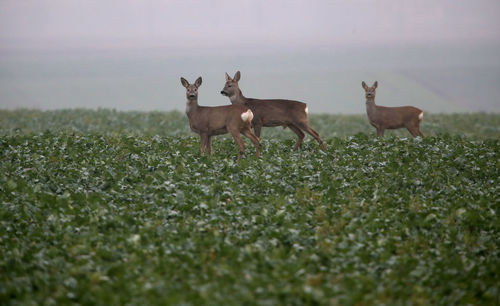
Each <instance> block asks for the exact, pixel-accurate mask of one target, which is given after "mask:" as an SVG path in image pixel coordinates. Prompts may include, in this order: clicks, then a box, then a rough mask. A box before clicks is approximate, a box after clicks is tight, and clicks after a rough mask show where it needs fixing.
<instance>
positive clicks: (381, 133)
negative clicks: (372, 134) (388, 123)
mask: <svg viewBox="0 0 500 306" xmlns="http://www.w3.org/2000/svg"><path fill="white" fill-rule="evenodd" d="M384 132H385V129H382V128H377V136H378V137H382V136H384Z"/></svg>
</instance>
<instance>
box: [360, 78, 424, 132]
mask: <svg viewBox="0 0 500 306" xmlns="http://www.w3.org/2000/svg"><path fill="white" fill-rule="evenodd" d="M361 86H363V88H364V90H365V96H366V114H367V115H368V120H370V124H371V125H373V126H374V127H375V128H376V129H377V136H384V132H385V130H386V129H399V128H406V129H407V130H408V131H409V132H410V134H411V135H412V136H413V137H417V136H422V137H424V134H422V132H421V131H420V129H419V125H420V123H421V122H422V119H423V118H424V112H423V111H422V110H421V109H418V108H416V107H413V106H400V107H385V106H378V105H376V104H375V94H376V89H377V86H378V82H377V81H375V83H373V86H372V87H368V86H367V85H366V83H365V82H364V81H363V82H362V83H361Z"/></svg>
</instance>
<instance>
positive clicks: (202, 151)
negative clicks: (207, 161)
mask: <svg viewBox="0 0 500 306" xmlns="http://www.w3.org/2000/svg"><path fill="white" fill-rule="evenodd" d="M200 138H201V141H200V154H201V156H203V155H204V154H205V149H206V148H207V143H208V134H205V133H204V134H200Z"/></svg>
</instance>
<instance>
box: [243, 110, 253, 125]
mask: <svg viewBox="0 0 500 306" xmlns="http://www.w3.org/2000/svg"><path fill="white" fill-rule="evenodd" d="M252 119H253V113H252V111H251V110H247V111H246V112H244V113H242V114H241V120H243V122H246V121H248V122H252Z"/></svg>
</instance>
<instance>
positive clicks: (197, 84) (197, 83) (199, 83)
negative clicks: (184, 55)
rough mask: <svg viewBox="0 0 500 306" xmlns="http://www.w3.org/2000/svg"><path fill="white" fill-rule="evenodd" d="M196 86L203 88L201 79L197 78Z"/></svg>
mask: <svg viewBox="0 0 500 306" xmlns="http://www.w3.org/2000/svg"><path fill="white" fill-rule="evenodd" d="M194 85H196V87H200V86H201V77H199V78H197V79H196V81H195V82H194Z"/></svg>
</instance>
